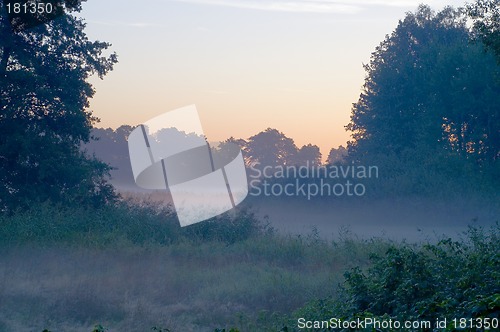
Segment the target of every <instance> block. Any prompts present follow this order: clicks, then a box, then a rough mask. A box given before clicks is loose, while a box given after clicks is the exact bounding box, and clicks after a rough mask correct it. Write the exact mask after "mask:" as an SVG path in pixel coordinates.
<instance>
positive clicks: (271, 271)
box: [0, 203, 500, 332]
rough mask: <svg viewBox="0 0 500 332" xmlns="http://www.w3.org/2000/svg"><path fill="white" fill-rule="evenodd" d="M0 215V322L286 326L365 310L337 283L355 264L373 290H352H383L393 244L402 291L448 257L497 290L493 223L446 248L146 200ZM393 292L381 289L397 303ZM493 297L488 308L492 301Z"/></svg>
mask: <svg viewBox="0 0 500 332" xmlns="http://www.w3.org/2000/svg"><path fill="white" fill-rule="evenodd" d="M0 224H1V225H2V227H1V228H0V241H1V246H0V331H20V332H23V331H39V332H42V331H43V330H44V329H48V330H49V331H51V332H56V331H86V332H87V331H89V332H90V331H92V330H93V329H94V327H95V326H100V327H102V329H101V330H102V331H104V330H106V329H108V331H151V330H152V328H154V327H156V328H157V330H160V329H163V330H164V331H167V329H168V330H170V331H216V330H217V329H226V331H228V330H229V329H230V328H233V327H234V328H237V329H238V330H239V331H279V330H280V329H281V328H282V327H283V326H285V325H286V326H288V327H289V329H288V331H291V330H293V327H294V319H295V318H296V317H297V315H302V316H304V317H305V316H309V317H312V318H314V317H318V318H320V317H321V315H324V314H325V313H328V314H329V315H334V314H336V313H338V314H340V313H342V314H343V315H349V312H348V311H346V310H360V312H362V311H363V310H365V309H366V310H368V309H369V307H367V308H364V307H359V306H358V307H356V306H354V304H355V301H354V302H353V300H352V299H355V298H359V297H360V293H359V292H358V293H352V289H351V290H349V289H347V290H346V287H351V288H353V287H354V288H356V287H358V286H359V285H357V284H353V285H351V286H349V285H348V284H347V286H346V284H345V276H349V275H351V276H352V275H356V273H357V272H354V274H352V273H353V272H352V271H365V272H366V275H367V276H368V279H366V281H363V280H364V279H363V278H364V274H361V275H358V277H357V279H356V280H357V281H356V282H361V283H362V284H363V285H364V286H363V287H364V288H363V287H360V289H365V288H366V287H368V289H370V287H371V288H373V291H370V292H369V293H366V294H364V293H363V294H361V295H363V296H365V297H367V298H370V296H375V295H373V294H377V292H382V293H384V292H385V290H384V289H385V288H384V287H385V286H384V285H385V284H386V282H387V281H386V280H385V279H384V278H386V276H385V275H384V273H382V274H381V273H380V271H391V267H392V264H394V257H392V256H391V254H390V253H391V252H395V253H396V256H397V257H399V258H398V259H400V260H402V261H403V262H404V261H405V260H408V270H406V269H402V270H401V271H399V268H397V271H399V272H401V273H399V272H398V274H397V278H398V280H399V281H398V282H400V283H401V284H402V286H401V287H402V289H407V288H408V287H407V286H405V285H406V284H408V283H420V282H422V280H416V281H415V280H413V279H412V278H414V277H415V278H417V277H421V276H424V277H422V278H424V279H423V281H425V280H427V279H429V278H428V276H427V275H426V274H421V272H418V271H421V270H422V269H428V270H429V271H431V272H429V273H431V274H432V273H434V272H432V271H438V272H436V273H437V274H438V275H441V274H442V273H446V271H443V270H442V269H439V267H441V266H443V262H457V263H456V264H455V263H454V264H455V265H453V266H450V269H451V268H455V269H456V271H455V272H454V275H457V276H461V275H463V274H464V271H465V270H460V268H462V266H464V268H466V267H467V264H469V265H468V267H469V268H471V269H473V271H472V273H473V276H474V278H475V279H474V278H472V277H471V278H472V279H470V280H469V279H467V280H466V281H464V280H462V281H461V283H462V285H461V286H460V287H465V288H464V289H467V287H468V286H469V285H468V284H467V283H474V284H475V285H476V286H475V287H477V288H476V289H479V288H478V286H477V285H478V284H479V282H482V281H485V282H489V284H488V285H487V287H486V286H484V288H483V292H484V289H487V290H488V292H489V293H488V294H485V296H486V295H488V296H496V295H495V294H497V293H498V292H499V291H500V290H499V289H498V288H499V287H500V286H499V282H498V280H499V279H498V275H497V274H498V270H499V269H498V267H499V265H498V262H499V257H498V255H499V250H498V244H497V243H498V241H497V240H498V225H497V230H496V233H494V235H491V236H490V237H488V236H487V235H486V234H485V233H480V234H479V233H477V234H479V235H477V234H476V237H478V238H480V241H476V242H474V241H472V242H470V241H469V242H470V243H467V241H466V240H464V242H463V243H464V246H465V247H457V248H459V249H457V250H455V249H454V248H455V247H453V246H451V247H450V248H451V249H450V248H448V244H445V246H446V247H445V248H444V249H443V248H442V247H440V246H437V247H433V246H431V247H429V245H426V244H418V245H417V244H415V245H410V244H405V243H395V242H392V241H389V240H387V239H381V238H372V239H369V240H366V239H360V238H357V237H356V236H355V235H353V234H350V233H349V232H348V231H345V230H344V231H342V230H341V231H340V232H339V234H338V236H337V237H336V239H335V240H328V239H325V238H323V237H321V236H320V234H318V232H317V230H315V229H312V230H311V232H310V233H309V234H306V235H285V234H282V233H278V232H276V231H275V230H274V229H273V228H270V227H269V226H268V225H266V224H264V223H262V222H261V221H259V220H257V219H256V218H255V217H254V216H253V215H252V214H251V213H249V212H248V211H239V212H238V213H237V214H236V215H224V216H221V217H219V218H217V219H215V220H212V221H209V222H206V223H201V224H198V225H195V226H193V227H189V228H182V229H181V228H180V227H179V226H178V224H177V221H176V220H175V218H174V215H173V214H172V212H171V211H169V210H168V209H165V208H160V207H158V206H155V205H151V206H147V205H144V204H143V205H142V206H138V205H127V204H125V203H124V204H119V205H118V206H116V207H108V208H104V209H100V210H95V211H92V210H86V209H80V208H63V207H54V206H51V205H48V204H42V205H40V206H34V207H33V208H32V209H31V210H29V211H24V212H19V213H16V214H14V215H12V216H3V217H1V218H0ZM492 234H493V233H492ZM450 243H451V242H450ZM391 248H392V249H391ZM428 248H431V249H432V248H435V249H432V250H430V249H428ZM485 248H486V249H485ZM391 250H392V251H391ZM443 252H444V253H446V255H445V256H443V257H444V258H443V257H441V256H439V255H441V254H442V253H443ZM408 253H410V254H408ZM440 253H441V254H440ZM483 253H484V255H486V256H487V257H486V256H485V257H483ZM396 256H395V257H396ZM374 257H379V260H378V261H373V258H374ZM380 257H382V258H384V259H385V258H386V260H383V259H382V261H381V260H380ZM391 257H392V258H391ZM415 257H416V258H415ZM440 259H441V260H442V259H444V261H441V260H440ZM415 262H417V263H415ZM467 262H468V263H467ZM377 264H378V265H377ZM384 264H386V265H384ZM412 264H413V265H412ZM446 264H447V263H446ZM464 264H465V265H464ZM417 265H418V266H420V265H421V267H419V269H418V271H417V272H418V273H413V270H412V269H413V268H414V266H417ZM374 266H375V268H376V270H375V272H369V271H370V270H369V269H370V268H373V267H374ZM377 266H378V267H377ZM377 269H378V270H377ZM349 271H351V272H349ZM377 271H378V272H377ZM474 271H475V272H474ZM488 271H490V272H488ZM491 271H493V272H491ZM494 271H497V272H496V273H497V274H495V272H494ZM346 272H348V274H345V273H346ZM349 273H351V274H349ZM363 273H364V272H363ZM377 273H378V274H377ZM484 273H486V275H485V274H484ZM389 277H390V278H392V279H391V280H392V282H394V275H390V276H389ZM389 277H388V278H389ZM442 277H443V278H441V279H440V280H441V281H443V282H445V283H446V282H447V280H448V279H447V278H448V277H446V276H442ZM360 278H361V279H360ZM377 278H378V279H377ZM425 278H427V279H425ZM450 278H451V277H450ZM353 280H354V279H353ZM360 280H361V281H360ZM451 280H452V279H450V282H451ZM478 280H480V281H478ZM481 280H482V281H481ZM348 281H349V279H348ZM351 282H352V280H351ZM459 284H460V283H459V282H458V281H457V285H459ZM367 285H368V286H367ZM381 285H382V286H381ZM437 285H439V283H437ZM492 285H493V286H494V287H492ZM495 285H496V286H495ZM365 286H366V287H365ZM457 287H458V286H457ZM495 287H497V288H495ZM454 291H455V290H454ZM398 292H399V290H397V289H396V288H395V290H394V292H393V293H391V292H389V291H387V292H386V293H387V294H388V295H387V296H389V297H390V296H393V297H394V298H393V300H395V301H398V296H402V295H400V294H399V293H398ZM450 292H451V290H450ZM457 292H458V293H457V294H461V293H460V292H462V290H460V289H459V290H458V291H457ZM491 292H493V293H492V294H493V295H491V294H490V293H491ZM370 294H371V295H370ZM471 294H472V295H471V296H474V298H476V297H477V295H478V293H471ZM481 294H482V293H481ZM412 296H413V295H412ZM425 296H428V295H425ZM497 297H498V296H497ZM497 297H492V299H493V300H491V301H493V302H491V303H493V304H492V306H493V307H492V308H493V309H491V308H489V307H488V305H489V304H488V305H487V306H486V307H487V310H496V309H495V308H496V307H495V306H496V305H497V304H496V302H495V301H500V299H497ZM319 299H326V300H327V302H321V303H323V304H318V302H317V300H319ZM370 299H371V298H370ZM487 299H489V298H487ZM495 299H496V300H495ZM328 301H329V302H328ZM339 301H340V302H339ZM370 301H371V303H375V302H376V301H375V300H374V299H371V300H370ZM401 301H403V300H401ZM423 301H430V302H429V303H432V301H433V300H432V299H428V298H424V299H423ZM488 301H489V300H488ZM324 303H327V308H326V309H325V307H324V306H325V304H324ZM344 303H345V304H346V305H344ZM349 303H350V304H349ZM425 303H427V302H425ZM471 303H472V304H474V303H473V302H471ZM488 303H489V302H488ZM347 304H349V305H347ZM472 304H471V305H472ZM474 305H475V304H474ZM335 308H337V309H335ZM335 310H337V311H335ZM370 310H371V309H370ZM379 314H380V313H379ZM295 322H296V320H295ZM98 330H99V329H98Z"/></svg>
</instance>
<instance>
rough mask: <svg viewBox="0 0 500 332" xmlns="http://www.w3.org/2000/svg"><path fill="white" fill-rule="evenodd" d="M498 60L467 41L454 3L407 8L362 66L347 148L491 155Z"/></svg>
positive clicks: (497, 124) (497, 111)
mask: <svg viewBox="0 0 500 332" xmlns="http://www.w3.org/2000/svg"><path fill="white" fill-rule="evenodd" d="M499 68H500V67H499V66H498V65H497V64H496V63H495V59H494V57H493V56H492V55H491V54H489V53H485V52H483V50H482V46H481V45H477V44H474V43H471V42H470V31H469V30H468V28H467V26H466V17H465V16H464V15H463V14H462V13H461V12H460V11H458V10H453V9H452V8H446V9H444V10H443V11H441V12H439V13H437V14H436V13H434V12H433V11H431V9H430V8H429V7H427V6H420V7H419V9H418V11H417V12H416V13H408V14H407V16H406V17H405V19H404V20H403V21H400V22H399V25H398V27H397V28H396V30H395V31H394V32H393V33H392V34H391V35H390V36H388V37H387V38H386V39H385V40H384V41H383V42H382V43H381V44H380V46H378V47H377V49H376V51H375V52H374V53H373V54H372V57H371V60H370V63H369V64H368V65H366V66H365V70H366V71H367V78H366V80H365V84H364V88H363V92H362V94H361V96H360V98H359V101H358V102H357V103H356V104H354V106H353V110H352V115H351V122H350V123H349V124H348V125H347V129H348V130H350V131H351V132H352V138H353V140H352V141H351V142H349V152H350V155H351V156H352V157H353V158H354V159H358V160H359V159H363V158H369V157H370V156H374V155H377V154H382V155H385V154H391V155H395V156H398V157H402V156H406V155H410V156H411V158H413V160H414V161H415V160H422V159H423V158H428V157H429V156H430V157H433V156H435V155H438V154H446V153H452V154H454V155H457V156H460V157H462V158H463V159H471V160H475V161H477V162H484V161H493V160H495V159H497V158H498V157H499V156H500V136H499V135H500V121H498V119H499V118H500V85H499V81H498V79H497V77H498V75H499V74H500V71H499Z"/></svg>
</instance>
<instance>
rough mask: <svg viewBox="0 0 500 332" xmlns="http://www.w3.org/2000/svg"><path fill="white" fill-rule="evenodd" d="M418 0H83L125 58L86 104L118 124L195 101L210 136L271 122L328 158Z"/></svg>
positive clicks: (103, 36) (242, 133) (92, 34)
mask: <svg viewBox="0 0 500 332" xmlns="http://www.w3.org/2000/svg"><path fill="white" fill-rule="evenodd" d="M420 2H421V1H414V0H141V1H123V0H88V2H86V3H85V4H84V6H83V10H82V12H81V13H79V16H81V17H83V18H84V19H85V21H86V23H87V29H86V31H87V34H88V36H89V38H90V39H93V40H101V41H107V42H110V43H111V44H112V47H111V50H112V51H115V52H116V53H117V54H118V59H119V63H118V64H117V65H116V66H115V69H114V70H113V71H112V72H111V73H109V74H108V75H107V76H106V77H105V78H104V80H102V81H101V80H100V79H98V78H92V79H91V83H92V84H93V85H94V87H95V89H96V95H95V97H94V98H93V99H92V101H91V107H90V109H91V110H92V111H93V114H94V115H95V116H97V117H99V118H100V119H101V122H100V123H99V124H97V126H98V127H111V128H117V127H119V126H120V125H123V124H128V125H138V124H141V123H144V122H146V121H147V120H149V119H151V118H152V117H155V116H157V115H160V114H163V113H165V112H167V111H170V110H174V109H177V108H180V107H183V106H187V105H191V104H195V105H196V106H197V108H198V112H199V115H200V119H201V121H202V125H203V129H204V132H205V134H206V136H207V137H208V139H209V141H220V140H224V139H226V138H228V137H231V136H233V137H235V138H245V139H247V138H248V137H250V136H252V135H255V134H257V133H258V132H260V131H262V130H265V129H266V128H268V127H271V128H276V129H278V130H280V131H282V132H284V133H285V135H287V136H288V137H291V138H293V139H294V140H295V143H296V144H297V146H298V147H300V146H302V145H305V144H308V143H312V144H316V145H318V146H319V147H320V149H321V152H322V154H323V158H326V156H327V155H328V152H329V150H330V148H332V147H338V146H339V145H345V144H346V141H347V140H349V133H348V132H346V131H345V129H344V126H345V125H346V124H347V123H348V122H349V118H350V114H351V107H352V104H353V103H355V102H356V101H357V100H358V97H359V94H360V93H361V89H362V85H363V82H364V78H365V72H364V70H363V64H364V63H368V62H369V59H370V54H371V53H372V52H373V51H374V50H375V47H376V46H377V45H378V44H379V43H380V42H381V41H383V39H384V38H385V36H386V35H387V34H390V33H391V32H392V31H393V30H394V28H395V27H396V26H397V24H398V20H400V19H403V18H404V16H405V13H406V12H408V11H415V10H416V8H417V6H418V5H419V3H420ZM426 3H427V4H429V5H430V6H431V7H432V8H433V9H435V10H440V9H442V8H443V7H444V6H445V5H453V6H455V7H457V6H462V5H463V4H464V3H465V0H447V1H443V0H428V1H427V2H426Z"/></svg>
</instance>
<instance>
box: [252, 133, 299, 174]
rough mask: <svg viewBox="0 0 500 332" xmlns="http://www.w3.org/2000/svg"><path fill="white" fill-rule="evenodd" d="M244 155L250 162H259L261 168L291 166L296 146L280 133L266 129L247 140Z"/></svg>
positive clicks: (291, 140)
mask: <svg viewBox="0 0 500 332" xmlns="http://www.w3.org/2000/svg"><path fill="white" fill-rule="evenodd" d="M245 154H246V157H247V158H249V160H251V162H253V163H255V162H259V163H260V164H261V165H263V166H279V165H280V166H285V165H292V164H293V161H294V158H295V156H296V154H297V146H296V145H295V143H294V142H293V139H291V138H288V137H286V136H285V134H283V133H282V132H280V131H278V130H276V129H271V128H267V129H266V130H264V131H262V132H260V133H258V134H257V135H254V136H252V137H250V138H249V139H248V142H247V144H246V147H245Z"/></svg>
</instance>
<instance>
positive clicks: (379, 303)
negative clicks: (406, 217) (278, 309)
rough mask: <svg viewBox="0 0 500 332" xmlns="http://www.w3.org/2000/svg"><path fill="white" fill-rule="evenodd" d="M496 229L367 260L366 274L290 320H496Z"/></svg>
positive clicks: (499, 248)
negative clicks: (334, 297) (335, 297)
mask: <svg viewBox="0 0 500 332" xmlns="http://www.w3.org/2000/svg"><path fill="white" fill-rule="evenodd" d="M499 230H500V227H499V225H498V224H497V225H496V226H495V227H493V228H492V229H491V231H490V232H485V231H484V230H483V229H481V228H472V227H471V228H470V229H469V231H468V233H467V238H466V239H464V240H463V241H462V242H456V241H452V240H451V239H446V240H442V241H440V242H439V243H437V244H425V245H421V246H411V245H407V244H403V245H392V246H391V247H390V248H389V249H388V250H387V252H386V254H385V255H372V257H371V261H372V265H371V267H370V268H369V269H367V270H366V271H363V270H362V269H360V268H359V267H356V268H353V269H351V270H350V271H348V272H346V273H345V283H344V285H343V287H342V291H341V294H340V296H339V298H337V299H335V300H334V299H324V300H318V301H313V302H311V303H309V304H308V305H306V306H305V307H303V308H301V309H300V310H298V311H297V312H296V313H295V314H294V317H304V318H306V319H308V320H329V319H330V318H332V317H335V318H340V319H342V320H354V319H357V318H364V317H374V318H378V319H379V320H388V319H393V320H399V321H405V320H427V321H431V322H435V320H436V319H437V318H439V319H443V318H448V321H450V319H453V318H479V317H480V318H487V317H489V318H500V317H499V316H500V282H499V281H500V237H499V235H500V233H499ZM295 322H296V320H295V321H293V322H292V321H290V326H295V325H296V323H295ZM450 330H452V328H451V327H450Z"/></svg>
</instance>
